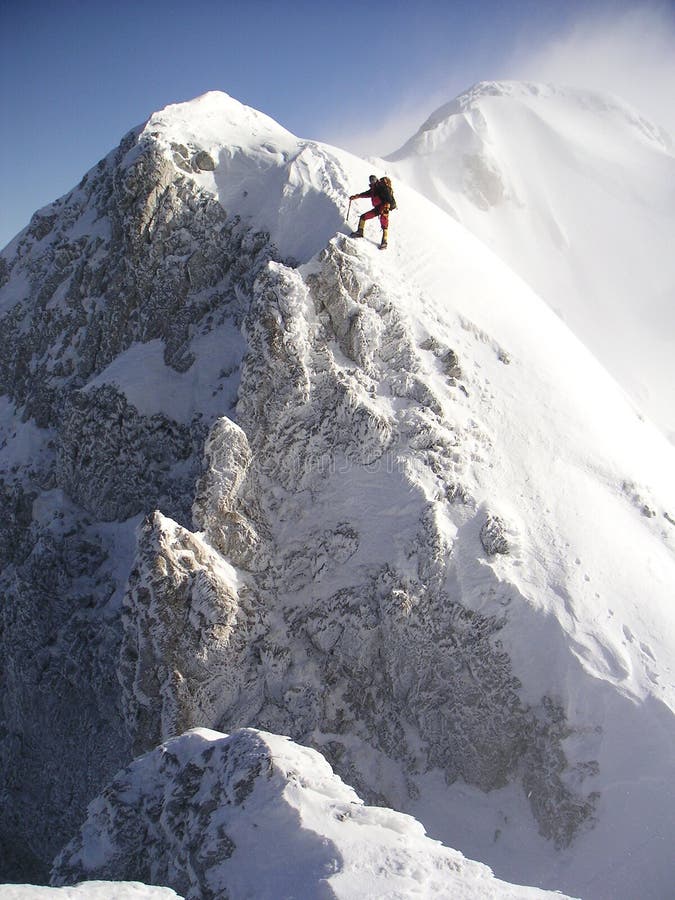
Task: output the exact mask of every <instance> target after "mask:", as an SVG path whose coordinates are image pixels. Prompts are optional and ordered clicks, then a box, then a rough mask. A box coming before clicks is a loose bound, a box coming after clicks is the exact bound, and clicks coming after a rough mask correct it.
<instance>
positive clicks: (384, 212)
mask: <svg viewBox="0 0 675 900" xmlns="http://www.w3.org/2000/svg"><path fill="white" fill-rule="evenodd" d="M388 212H389V204H388V203H383V204H382V206H380V215H381V216H386V215H387V213H388Z"/></svg>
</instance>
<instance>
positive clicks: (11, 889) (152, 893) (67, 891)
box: [0, 881, 180, 900]
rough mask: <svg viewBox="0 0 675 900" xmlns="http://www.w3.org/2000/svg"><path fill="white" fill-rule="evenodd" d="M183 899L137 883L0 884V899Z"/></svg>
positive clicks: (169, 891)
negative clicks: (57, 885)
mask: <svg viewBox="0 0 675 900" xmlns="http://www.w3.org/2000/svg"><path fill="white" fill-rule="evenodd" d="M172 898H173V900H180V896H179V895H178V894H177V893H176V892H175V891H172V890H171V888H166V887H151V886H150V885H147V884H140V883H139V882H136V881H83V882H82V883H81V884H75V885H73V886H72V887H60V888H53V887H41V886H38V885H34V884H0V900H172Z"/></svg>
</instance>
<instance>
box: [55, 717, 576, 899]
mask: <svg viewBox="0 0 675 900" xmlns="http://www.w3.org/2000/svg"><path fill="white" fill-rule="evenodd" d="M364 836H367V838H368V840H367V841H364ZM85 878H86V879H92V878H126V879H129V880H138V881H143V882H146V883H149V884H163V885H170V886H171V887H172V888H174V889H175V890H176V891H178V892H179V893H180V894H182V895H183V896H184V897H186V898H187V900H220V898H224V897H260V898H270V900H271V898H273V897H316V898H320V900H328V898H343V900H350V898H355V897H384V896H400V897H407V896H412V895H413V894H418V895H420V896H425V897H441V896H442V897H450V896H479V894H480V895H485V894H486V892H489V896H491V897H495V898H500V897H503V898H504V900H507V898H510V900H517V898H522V900H526V898H530V900H538V898H541V900H544V898H546V897H552V896H553V894H549V893H548V892H546V891H539V890H536V889H535V888H527V887H517V886H514V885H508V884H505V883H504V882H501V881H498V880H497V879H495V878H494V877H493V875H492V872H491V871H490V870H489V869H488V868H487V867H486V866H484V865H481V864H480V863H476V862H472V861H471V860H468V859H465V858H464V857H463V856H462V855H461V854H460V853H458V852H456V851H455V850H451V849H449V848H447V847H444V846H443V845H442V844H440V843H438V842H437V841H433V840H431V839H430V838H428V837H427V836H426V835H425V833H424V830H423V828H422V827H421V825H420V824H419V822H417V821H416V820H415V819H413V818H412V817H411V816H406V815H402V814H401V813H397V812H393V811H392V810H389V809H378V808H373V807H368V806H364V804H363V803H362V801H361V800H360V798H359V797H358V796H357V795H356V794H355V792H354V791H353V790H352V789H351V788H350V787H348V786H347V785H346V784H344V783H343V782H342V781H341V780H340V779H339V778H338V777H337V776H336V775H335V774H334V773H333V772H332V771H331V768H330V766H329V765H328V764H327V763H326V761H325V759H323V758H322V757H321V756H320V754H318V753H316V752H314V751H312V750H308V749H307V748H305V747H298V746H297V745H294V744H293V743H292V742H291V741H289V740H287V739H285V738H279V737H277V736H275V735H271V734H266V733H265V732H261V731H257V730H254V729H243V730H239V731H237V732H235V733H234V734H232V735H230V736H226V735H223V734H218V733H217V732H212V731H206V730H203V729H196V730H194V731H192V732H188V733H187V734H184V735H182V736H181V737H179V738H175V739H173V740H171V741H167V742H166V743H165V744H163V745H161V746H160V747H158V748H156V749H155V750H153V751H152V752H151V753H149V754H147V755H146V756H144V757H143V758H141V759H137V760H136V761H134V762H133V763H132V764H131V765H129V766H128V767H126V768H125V769H124V770H122V771H120V772H118V773H117V775H116V776H115V777H114V779H113V780H112V781H111V782H110V784H108V785H107V787H106V789H105V791H104V792H103V793H102V794H101V795H100V796H99V797H98V798H97V799H96V800H94V801H93V802H92V804H91V805H90V807H89V810H88V817H87V820H86V822H85V824H84V825H83V827H82V829H81V831H80V833H79V834H78V835H77V836H76V837H75V838H74V839H73V841H71V843H70V844H69V845H68V846H67V847H65V848H64V850H63V852H62V853H61V854H60V855H59V857H58V859H57V860H56V861H55V864H54V869H53V873H52V883H53V884H56V885H59V884H69V883H72V882H74V881H78V880H80V879H85ZM556 896H561V895H560V894H556Z"/></svg>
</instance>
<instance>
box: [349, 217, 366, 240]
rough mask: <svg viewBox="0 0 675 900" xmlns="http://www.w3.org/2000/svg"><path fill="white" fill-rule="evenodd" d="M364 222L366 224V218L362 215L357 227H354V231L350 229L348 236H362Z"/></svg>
mask: <svg viewBox="0 0 675 900" xmlns="http://www.w3.org/2000/svg"><path fill="white" fill-rule="evenodd" d="M365 224H366V220H365V219H364V217H363V216H361V218H360V219H359V227H358V228H357V229H356V231H352V233H351V234H350V235H349V236H350V237H363V229H364V227H365Z"/></svg>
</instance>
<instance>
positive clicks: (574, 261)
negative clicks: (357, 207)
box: [388, 82, 675, 440]
mask: <svg viewBox="0 0 675 900" xmlns="http://www.w3.org/2000/svg"><path fill="white" fill-rule="evenodd" d="M388 165H389V171H390V174H391V175H392V176H393V177H394V178H397V179H399V180H402V181H405V182H406V183H408V184H410V185H412V186H413V187H415V188H416V189H417V190H418V191H419V192H420V193H422V194H424V195H425V196H426V197H428V198H429V199H430V200H432V201H433V202H434V203H436V204H437V205H438V206H440V207H441V209H443V210H445V211H446V212H448V213H449V214H450V215H452V216H453V217H454V218H456V219H457V220H459V221H460V222H461V223H462V224H463V225H464V226H465V227H466V228H468V229H469V230H470V231H472V232H473V233H474V234H475V235H476V236H477V237H478V238H479V239H480V240H482V241H483V242H484V243H485V244H486V245H487V246H488V247H490V248H491V249H492V250H493V251H494V252H495V253H496V254H497V255H498V256H500V257H501V258H502V259H503V260H504V261H505V262H506V263H507V264H508V265H509V267H510V268H512V269H513V270H514V271H516V272H517V273H518V274H520V275H521V276H522V277H523V278H524V279H525V280H526V281H527V282H528V283H529V284H530V285H531V286H532V287H533V288H534V289H535V291H536V292H537V294H538V295H539V296H540V297H541V298H542V299H543V300H544V301H545V302H546V303H548V305H549V306H550V307H551V308H552V309H553V310H554V311H555V312H556V313H557V314H558V315H559V316H560V317H561V318H562V319H563V320H564V321H565V322H566V323H567V324H568V325H569V326H570V328H571V329H572V330H573V331H574V332H575V334H576V335H577V336H578V337H579V338H580V339H581V340H582V341H583V342H584V343H585V344H586V345H587V346H588V347H589V348H590V349H591V351H592V352H593V353H594V355H595V356H596V357H598V359H599V360H600V361H601V362H602V364H603V365H604V366H605V367H606V368H607V369H608V370H609V372H610V373H611V374H612V375H613V376H614V377H615V378H616V379H617V380H618V382H619V383H620V384H621V386H622V387H623V388H624V389H625V390H626V391H627V393H628V394H629V395H630V396H631V398H632V400H633V402H634V404H635V406H636V408H637V409H638V410H639V411H640V412H641V413H642V414H643V415H646V416H648V417H649V418H651V419H653V421H654V422H655V423H656V424H657V425H659V426H660V427H661V428H662V429H663V431H664V432H665V434H666V435H667V436H671V439H673V440H675V396H674V394H673V384H675V354H673V352H672V334H673V333H675V307H674V306H673V303H672V296H673V291H675V254H674V253H673V248H672V222H673V218H675V193H674V192H673V190H672V185H673V184H675V151H674V149H673V142H672V139H671V136H670V135H668V134H667V133H666V132H664V131H663V129H661V128H659V127H658V126H657V125H655V124H653V123H652V122H650V121H648V120H647V119H646V118H645V117H644V116H642V115H640V114H639V113H638V112H637V111H635V110H634V109H632V108H631V107H630V106H629V105H628V104H626V103H624V102H623V101H621V100H618V99H617V98H615V97H613V96H610V95H606V94H602V93H598V92H593V91H587V90H581V89H577V88H571V87H560V86H557V85H546V84H533V83H519V82H486V83H481V84H478V85H476V86H475V87H474V88H472V89H471V90H469V91H467V92H466V93H465V94H463V95H462V96H461V97H459V98H457V100H454V101H453V102H452V103H450V104H447V105H446V106H443V107H441V108H440V109H439V110H437V111H436V113H434V114H433V115H432V116H431V117H430V118H429V119H428V121H427V122H426V123H425V124H424V125H423V126H422V128H421V129H420V130H419V132H418V133H417V134H416V135H414V136H413V137H412V138H411V139H410V141H408V142H407V143H406V144H405V145H404V146H403V147H402V148H401V149H400V150H399V151H398V152H397V153H395V154H393V155H392V156H391V157H389V160H388Z"/></svg>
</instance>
